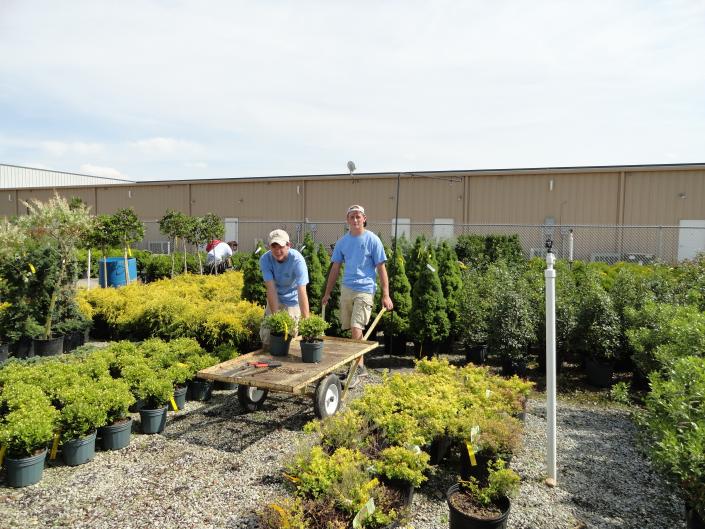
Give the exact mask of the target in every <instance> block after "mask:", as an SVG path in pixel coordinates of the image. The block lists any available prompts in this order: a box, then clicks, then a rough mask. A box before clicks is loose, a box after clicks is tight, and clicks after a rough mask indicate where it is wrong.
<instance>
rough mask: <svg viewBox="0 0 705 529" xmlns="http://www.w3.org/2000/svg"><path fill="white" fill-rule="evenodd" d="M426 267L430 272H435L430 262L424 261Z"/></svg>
mask: <svg viewBox="0 0 705 529" xmlns="http://www.w3.org/2000/svg"><path fill="white" fill-rule="evenodd" d="M426 268H428V269H429V270H430V271H431V272H433V273H435V272H436V269H435V268H433V266H431V263H426Z"/></svg>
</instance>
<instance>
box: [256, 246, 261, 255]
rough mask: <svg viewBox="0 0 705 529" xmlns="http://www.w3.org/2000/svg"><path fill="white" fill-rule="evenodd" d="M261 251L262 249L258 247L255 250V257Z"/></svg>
mask: <svg viewBox="0 0 705 529" xmlns="http://www.w3.org/2000/svg"><path fill="white" fill-rule="evenodd" d="M261 249H262V248H260V247H259V246H258V247H257V249H256V250H255V255H257V254H258V253H259V251H260V250H261Z"/></svg>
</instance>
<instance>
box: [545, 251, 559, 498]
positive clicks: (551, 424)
mask: <svg viewBox="0 0 705 529" xmlns="http://www.w3.org/2000/svg"><path fill="white" fill-rule="evenodd" d="M555 262H556V258H555V256H554V255H553V241H552V240H551V239H550V237H549V238H548V239H546V270H545V272H544V276H545V278H546V422H547V426H548V432H547V433H548V450H547V454H546V466H547V467H548V477H547V478H546V484H547V485H548V486H550V487H555V486H556V485H557V484H558V480H557V476H556V270H555V269H554V268H553V265H554V263H555Z"/></svg>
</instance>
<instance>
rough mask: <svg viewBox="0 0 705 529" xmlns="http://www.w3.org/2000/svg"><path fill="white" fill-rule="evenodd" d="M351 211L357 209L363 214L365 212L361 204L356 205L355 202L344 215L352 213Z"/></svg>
mask: <svg viewBox="0 0 705 529" xmlns="http://www.w3.org/2000/svg"><path fill="white" fill-rule="evenodd" d="M353 211H359V212H360V213H362V214H363V215H364V214H365V208H363V207H362V206H359V205H357V204H353V205H352V206H350V207H349V208H348V212H347V213H346V214H345V216H348V215H349V214H350V213H352V212H353Z"/></svg>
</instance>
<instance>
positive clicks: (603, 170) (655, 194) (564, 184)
mask: <svg viewBox="0 0 705 529" xmlns="http://www.w3.org/2000/svg"><path fill="white" fill-rule="evenodd" d="M400 183H401V188H400V204H399V217H400V218H402V219H410V221H411V223H416V224H424V223H426V224H432V223H433V221H434V219H453V222H454V223H455V224H544V223H554V224H562V225H578V224H591V225H595V224H597V225H676V226H677V225H678V224H679V222H680V221H681V220H705V164H687V165H686V164H684V165H669V166H618V167H576V168H546V169H517V170H489V171H438V172H427V173H402V174H401V177H400ZM56 189H57V190H58V191H59V192H60V194H62V195H63V196H65V197H66V198H70V197H72V196H78V197H80V198H82V199H83V200H84V201H85V202H86V203H87V204H89V205H90V206H91V211H93V212H95V213H98V214H100V213H113V212H115V211H116V210H118V209H120V208H124V207H132V208H134V209H135V211H136V213H137V214H138V215H139V216H140V218H142V219H143V220H145V221H153V220H157V219H159V218H161V217H162V216H163V215H164V213H165V212H166V210H167V209H175V210H178V211H182V212H184V213H187V214H191V215H203V214H205V213H208V212H212V213H215V214H217V215H220V216H221V217H223V218H236V219H239V220H240V221H241V224H240V226H239V233H238V237H239V238H240V239H241V240H242V241H251V240H254V239H256V238H262V237H263V236H264V235H265V234H263V233H260V232H261V231H262V229H263V226H264V225H262V224H260V225H259V226H258V225H256V224H252V225H249V226H248V225H246V223H245V222H244V221H271V222H272V223H273V224H272V227H274V226H276V225H277V224H281V223H291V225H290V226H289V225H287V229H289V230H292V231H293V230H294V229H295V225H296V222H297V221H298V222H300V221H303V220H304V219H309V220H310V221H311V222H324V221H343V220H344V216H345V210H346V208H347V207H348V206H349V205H350V204H352V203H359V204H362V205H364V206H365V208H366V209H367V211H368V214H369V217H370V221H371V222H381V223H385V222H386V223H388V222H390V221H391V220H392V219H393V218H394V216H395V206H396V193H397V175H396V173H376V174H360V175H357V174H356V175H354V176H350V175H319V176H292V177H281V178H261V179H246V180H236V179H232V180H215V181H203V180H192V181H170V182H147V183H135V184H122V185H104V184H103V185H100V186H76V187H57V188H56ZM53 193H54V189H53V188H52V187H51V186H45V187H44V188H41V189H36V188H35V189H12V190H3V191H2V192H0V215H4V216H11V215H16V214H23V213H24V212H25V210H24V207H23V206H22V205H21V203H20V201H21V200H28V199H29V198H32V197H34V198H38V199H40V200H47V199H48V198H49V197H51V196H52V195H53ZM499 229H500V228H493V230H494V231H495V232H497V231H498V230H499ZM151 231H153V230H151ZM602 233H603V235H602V237H601V240H599V241H598V240H596V241H595V242H594V243H591V244H594V246H595V250H596V251H597V250H599V251H613V252H615V253H622V252H623V251H635V250H630V248H638V247H640V246H643V240H642V241H641V243H640V244H639V245H637V241H635V240H630V237H632V235H628V234H627V235H625V234H624V233H622V232H621V231H620V230H609V229H605V230H604V231H603V232H602ZM151 236H152V234H151V233H150V237H151ZM157 236H158V234H155V235H154V237H157ZM648 237H649V238H650V244H651V245H652V246H654V245H664V244H666V245H669V246H670V247H672V246H673V245H677V244H678V241H677V238H674V237H670V238H664V239H659V240H658V241H657V240H656V238H658V237H660V236H659V235H658V234H657V232H654V231H651V232H649V235H648ZM159 238H160V239H162V238H163V237H161V236H160V237H159ZM651 239H654V240H651ZM533 245H534V243H533V242H532V243H531V246H532V247H533ZM590 249H591V248H584V250H586V251H589V250H590ZM669 251H670V250H669Z"/></svg>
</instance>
